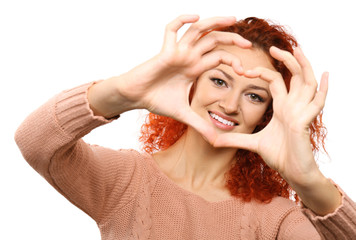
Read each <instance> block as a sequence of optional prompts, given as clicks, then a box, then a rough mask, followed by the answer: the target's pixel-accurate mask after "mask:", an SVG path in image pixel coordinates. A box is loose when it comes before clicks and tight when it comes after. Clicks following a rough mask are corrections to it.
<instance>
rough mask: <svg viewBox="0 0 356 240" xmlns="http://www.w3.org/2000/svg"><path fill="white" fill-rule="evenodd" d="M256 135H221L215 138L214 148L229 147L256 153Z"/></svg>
mask: <svg viewBox="0 0 356 240" xmlns="http://www.w3.org/2000/svg"><path fill="white" fill-rule="evenodd" d="M257 134H258V133H256V134H245V133H223V134H219V135H218V136H217V137H216V140H215V142H214V144H213V146H214V147H231V148H240V149H246V150H249V151H252V152H256V151H257V147H258V146H257V142H258V141H256V137H257V136H256V135H257Z"/></svg>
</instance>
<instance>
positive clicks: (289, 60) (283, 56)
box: [270, 46, 302, 76]
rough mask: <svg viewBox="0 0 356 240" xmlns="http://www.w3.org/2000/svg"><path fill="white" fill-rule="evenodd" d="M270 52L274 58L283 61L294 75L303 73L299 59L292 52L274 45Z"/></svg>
mask: <svg viewBox="0 0 356 240" xmlns="http://www.w3.org/2000/svg"><path fill="white" fill-rule="evenodd" d="M270 54H271V56H272V57H273V58H275V59H277V60H279V61H281V62H283V63H284V65H285V66H286V67H287V68H288V69H289V71H290V72H291V73H292V75H293V76H295V75H301V73H302V68H301V67H300V65H299V63H298V61H297V60H296V59H295V57H294V56H293V55H292V54H291V53H290V52H288V51H284V50H281V49H279V48H277V47H274V46H272V47H271V48H270Z"/></svg>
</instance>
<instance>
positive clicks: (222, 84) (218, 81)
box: [210, 78, 227, 87]
mask: <svg viewBox="0 0 356 240" xmlns="http://www.w3.org/2000/svg"><path fill="white" fill-rule="evenodd" d="M210 80H211V81H213V82H214V84H215V85H216V86H219V87H226V86H227V84H226V82H225V81H224V80H221V79H220V78H210Z"/></svg>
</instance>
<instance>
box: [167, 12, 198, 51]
mask: <svg viewBox="0 0 356 240" xmlns="http://www.w3.org/2000/svg"><path fill="white" fill-rule="evenodd" d="M198 20H199V16H198V15H181V16H179V17H177V18H176V19H174V20H173V21H171V22H170V23H169V24H167V26H166V30H165V35H164V43H163V46H165V47H173V46H174V45H175V44H176V42H177V32H178V30H179V29H180V28H181V27H182V26H183V25H184V24H187V23H194V22H197V21H198Z"/></svg>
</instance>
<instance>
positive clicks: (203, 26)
mask: <svg viewBox="0 0 356 240" xmlns="http://www.w3.org/2000/svg"><path fill="white" fill-rule="evenodd" d="M235 22H236V18H235V17H214V18H208V19H205V20H201V21H199V22H196V23H194V24H192V25H191V26H190V27H189V29H188V30H187V31H186V32H185V33H184V35H183V36H182V38H181V40H180V41H179V42H180V43H181V44H186V45H194V44H195V43H196V42H197V41H198V40H199V39H200V38H201V37H202V35H203V34H204V33H207V32H209V31H211V30H213V29H216V28H221V27H227V26H231V25H233V24H234V23H235ZM246 41H247V40H246ZM246 44H247V45H249V44H251V43H249V41H247V42H246Z"/></svg>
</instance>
